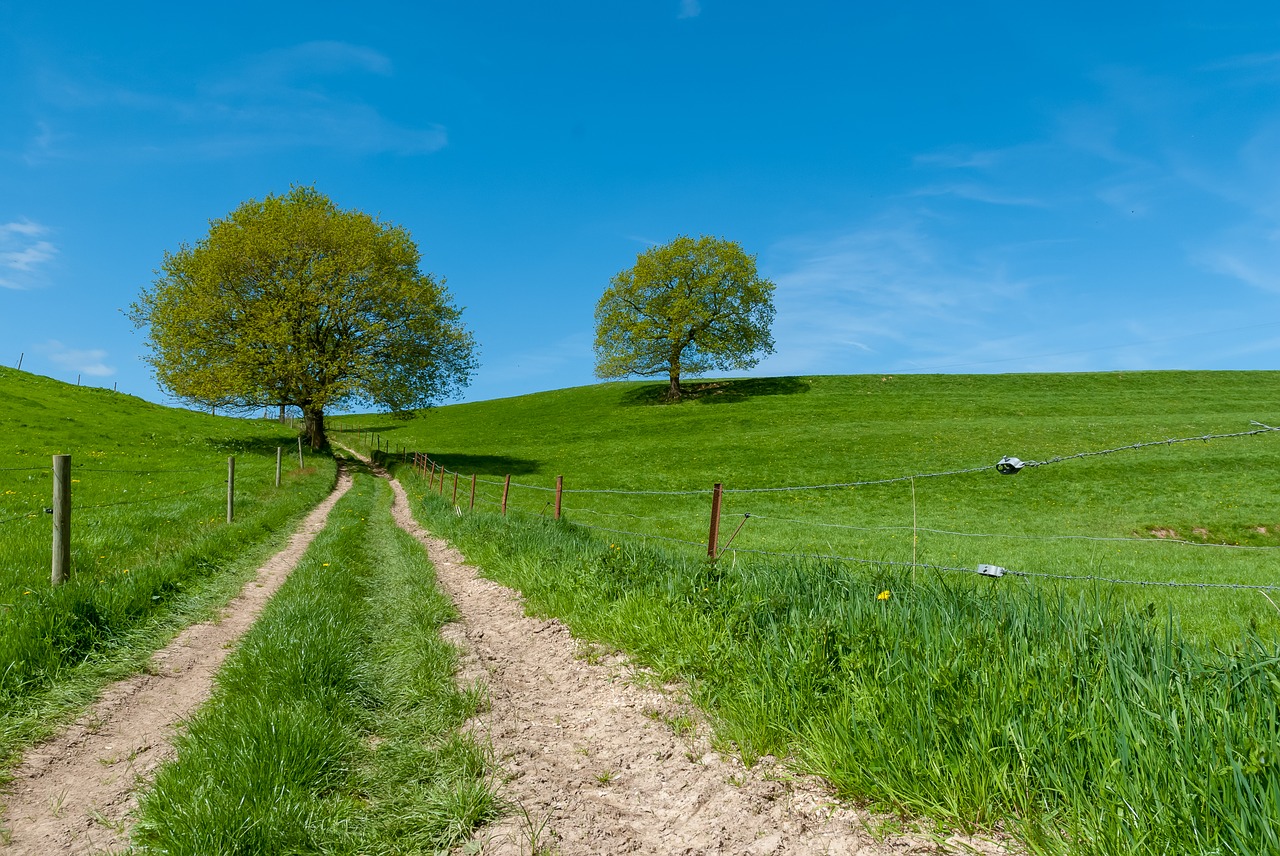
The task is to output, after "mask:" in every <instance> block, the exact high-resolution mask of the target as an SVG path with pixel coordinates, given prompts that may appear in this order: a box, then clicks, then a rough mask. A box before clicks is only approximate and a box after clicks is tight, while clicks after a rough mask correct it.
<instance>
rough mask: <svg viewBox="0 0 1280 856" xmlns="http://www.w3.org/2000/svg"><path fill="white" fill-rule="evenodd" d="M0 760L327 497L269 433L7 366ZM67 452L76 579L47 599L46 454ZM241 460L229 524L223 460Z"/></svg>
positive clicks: (204, 606)
mask: <svg viewBox="0 0 1280 856" xmlns="http://www.w3.org/2000/svg"><path fill="white" fill-rule="evenodd" d="M0 395H2V396H3V397H4V398H5V400H6V402H7V403H8V404H9V407H8V408H7V409H5V410H4V411H3V412H0V617H3V622H2V623H0V757H8V756H9V755H10V754H11V753H12V752H13V750H14V749H15V748H16V747H18V746H19V745H21V744H22V743H24V742H26V741H29V740H31V739H34V738H35V737H38V736H39V735H41V734H43V733H47V732H48V731H49V729H51V728H53V727H54V726H55V725H56V724H57V722H58V721H59V717H60V716H62V715H65V714H66V713H67V712H68V711H70V710H73V709H74V708H75V707H76V706H77V705H80V704H83V703H85V702H86V701H87V700H88V699H89V698H91V696H92V693H93V692H94V691H95V689H96V688H97V687H98V686H100V685H101V683H103V682H104V681H105V680H107V679H109V678H112V677H117V676H119V675H120V674H121V673H122V672H124V671H128V670H130V669H134V668H137V667H139V666H140V665H141V663H142V662H143V661H144V660H145V656H146V655H147V654H148V653H149V652H150V651H151V650H153V649H154V648H155V647H156V646H157V645H159V644H163V641H164V640H165V639H166V638H167V637H168V636H169V635H171V634H172V633H173V632H174V631H175V630H176V629H177V628H178V627H180V626H181V625H182V624H183V623H185V622H186V621H189V620H190V619H191V618H193V617H195V616H197V615H202V614H207V613H208V611H209V610H211V609H212V608H213V607H215V606H217V605H218V604H219V603H221V602H225V600H226V598H227V597H229V596H230V595H231V594H232V593H233V592H234V591H235V590H237V589H238V588H239V586H240V584H241V583H243V581H244V580H245V579H247V578H248V576H249V575H251V574H252V572H253V569H254V568H255V567H256V565H257V564H258V563H260V562H261V561H262V560H263V559H265V558H266V556H267V555H268V554H269V551H270V550H271V549H272V548H273V547H276V546H278V545H279V544H280V543H282V541H283V539H284V538H285V537H286V536H287V535H288V534H289V533H290V532H291V531H292V527H293V523H294V521H295V520H297V519H298V518H299V517H301V516H302V514H304V513H305V512H306V511H307V510H308V509H310V508H311V507H313V506H314V505H315V504H316V503H317V502H319V501H320V500H321V499H322V498H323V497H324V495H325V494H326V493H327V492H328V491H329V490H330V489H331V488H332V486H333V483H334V479H335V474H336V470H335V467H334V463H333V459H332V458H331V457H329V456H327V455H326V456H316V455H308V458H307V466H306V468H305V469H299V467H298V465H297V458H296V453H295V454H294V455H292V456H290V457H286V458H285V465H284V475H283V479H282V484H281V487H280V488H279V489H277V488H276V487H275V486H274V477H275V450H276V447H277V446H284V447H285V449H286V450H289V449H291V448H296V447H294V446H293V442H294V437H295V435H294V434H293V432H291V431H289V429H288V428H287V427H285V426H281V425H278V424H276V423H272V422H265V421H258V420H246V419H230V418H225V417H216V418H215V417H211V416H207V415H203V414H197V413H192V412H190V411H182V410H175V409H172V408H165V407H160V406H158V405H153V404H149V403H147V402H143V401H141V400H140V399H137V398H133V397H131V396H126V395H120V394H117V393H114V392H111V391H109V390H102V389H94V388H88V387H74V386H69V385H67V384H62V383H59V382H57V381H53V380H50V379H48V378H42V377H38V376H34V375H29V374H25V373H21V372H16V371H13V370H9V369H0ZM53 454H70V455H71V456H72V468H71V476H72V485H71V491H72V513H71V526H72V535H71V543H72V566H71V575H70V580H69V582H67V583H66V584H64V585H62V586H60V587H58V588H56V589H55V588H52V587H51V586H50V583H49V573H50V562H51V555H50V554H51V529H50V519H49V517H48V516H47V515H46V514H45V513H44V508H45V507H47V506H48V505H50V504H51V485H52V477H51V468H50V463H51V456H52V455H53ZM231 455H234V456H235V457H236V461H237V464H236V488H237V489H236V515H235V522H234V523H232V524H230V525H228V524H227V523H226V499H225V497H226V486H225V485H226V466H227V465H226V460H227V457H228V456H231Z"/></svg>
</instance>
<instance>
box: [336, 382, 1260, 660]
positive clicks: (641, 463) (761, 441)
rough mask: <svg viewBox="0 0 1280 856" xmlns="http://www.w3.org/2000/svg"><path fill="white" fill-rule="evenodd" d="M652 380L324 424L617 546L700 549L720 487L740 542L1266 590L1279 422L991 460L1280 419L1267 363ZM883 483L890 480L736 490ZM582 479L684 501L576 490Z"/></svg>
mask: <svg viewBox="0 0 1280 856" xmlns="http://www.w3.org/2000/svg"><path fill="white" fill-rule="evenodd" d="M661 391H662V386H661V384H654V383H611V384H602V385H597V386H590V387H582V388H577V389H567V390H559V391H555V392H547V393H539V394H536V395H529V396H522V397H518V398H509V399H502V400H497V401H488V402H481V403H475V404H463V405H454V406H449V407H442V408H438V409H436V410H432V411H430V412H428V413H426V414H425V415H423V416H422V417H420V418H418V419H415V420H412V421H409V422H396V421H394V420H390V419H388V418H385V417H378V416H360V417H344V418H342V419H338V420H334V427H335V428H336V429H338V430H339V431H340V432H345V434H339V435H338V436H340V437H341V436H346V437H347V438H349V439H350V440H351V441H352V442H354V443H356V444H357V445H360V446H361V448H364V449H370V448H372V445H371V440H370V435H369V434H367V433H361V432H368V431H372V432H374V437H375V439H374V440H373V441H372V443H373V444H379V445H381V447H382V448H384V449H386V448H390V449H392V450H393V451H394V450H398V449H400V448H408V449H415V450H420V451H424V452H427V453H429V454H430V455H431V457H432V458H433V459H434V460H436V461H439V462H441V463H442V464H444V465H445V466H446V467H448V468H450V469H451V470H456V471H459V472H461V473H462V474H463V489H462V491H461V495H462V496H463V504H464V505H465V504H467V483H466V476H468V475H470V474H471V473H477V474H478V475H479V478H480V483H479V485H478V502H479V504H480V505H481V507H486V508H493V507H495V504H496V503H497V502H499V500H500V496H501V487H500V481H501V479H502V478H503V477H504V476H505V475H508V474H511V475H512V476H513V482H514V484H515V485H516V487H513V489H512V493H511V496H510V498H509V505H510V508H511V509H512V511H513V513H517V514H521V513H523V514H533V515H547V514H550V510H549V508H548V503H549V502H550V500H551V496H552V495H551V494H550V493H549V491H548V490H546V489H547V488H549V487H551V486H552V485H553V484H554V480H555V477H556V476H557V475H563V476H564V477H565V488H566V491H567V493H566V495H565V497H564V509H565V516H566V517H567V519H569V520H571V521H573V522H575V523H579V524H584V525H594V526H598V527H601V528H606V529H610V530H619V532H618V533H615V534H617V537H634V536H626V535H622V534H620V533H621V532H628V533H640V534H646V535H651V536H661V537H665V538H674V539H679V540H682V541H688V542H703V543H705V540H706V537H707V520H708V517H709V497H708V492H709V489H710V487H711V485H712V483H714V482H723V483H724V485H725V488H726V491H729V492H728V493H726V496H725V502H724V515H725V516H724V524H723V526H722V529H723V530H724V537H725V538H727V537H728V536H729V534H730V533H731V532H732V531H733V529H734V528H736V527H737V526H738V524H739V523H740V522H742V521H743V515H744V514H749V515H751V516H750V518H749V519H747V520H746V521H745V523H744V525H743V526H742V529H741V532H740V533H739V534H738V536H737V538H736V539H735V540H734V541H733V544H732V547H733V548H734V549H737V550H748V551H749V550H760V551H770V552H782V553H803V554H820V555H835V556H843V557H848V558H852V559H864V560H877V561H891V562H905V563H915V564H928V565H935V566H939V567H948V568H974V567H976V566H977V564H979V563H987V564H994V565H999V566H1002V567H1006V568H1009V569H1010V570H1019V571H1022V572H1026V573H1039V574H1055V575H1070V576H1083V575H1096V576H1101V577H1107V578H1117V579H1125V580H1140V581H1147V582H1183V583H1241V584H1253V585H1267V584H1274V583H1276V582H1278V581H1280V576H1277V574H1276V573H1275V571H1274V561H1275V557H1276V555H1277V554H1276V553H1274V552H1268V551H1269V550H1270V549H1271V548H1275V547H1277V546H1280V502H1277V500H1276V497H1277V496H1278V495H1280V434H1274V435H1273V434H1261V435H1258V436H1246V437H1238V438H1229V439H1219V440H1212V441H1206V442H1194V443H1180V444H1173V445H1168V446H1165V445H1161V446H1154V447H1147V448H1142V449H1136V450H1127V451H1120V452H1116V453H1115V454H1109V455H1099V456H1090V457H1084V458H1078V459H1072V460H1067V461H1062V462H1059V463H1055V464H1051V465H1045V466H1042V467H1036V468H1029V469H1024V470H1023V471H1022V472H1021V473H1019V474H1018V475H1016V476H1003V475H999V474H998V473H996V472H995V471H994V469H991V468H990V466H991V465H993V464H995V462H996V461H998V460H999V459H1000V458H1001V457H1003V456H1005V455H1011V456H1015V457H1018V458H1020V459H1022V460H1024V461H1044V460H1049V459H1052V458H1055V457H1058V456H1068V455H1073V454H1077V453H1082V452H1091V451H1097V450H1106V449H1113V448H1116V447H1120V446H1127V445H1130V444H1133V443H1138V442H1148V441H1159V440H1164V439H1169V438H1186V437H1199V436H1204V435H1213V434H1231V433H1238V432H1247V431H1250V430H1255V429H1256V426H1253V425H1251V424H1250V423H1251V421H1253V420H1257V421H1259V422H1264V423H1267V424H1278V423H1280V400H1277V392H1278V391H1280V373H1275V372H1139V373H1129V372H1125V373H1111V374H1072V375H1031V374H1028V375H971V376H965V375H934V376H927V375H919V376H905V377H889V376H881V375H874V376H839V377H807V378H773V379H753V380H737V381H720V382H711V383H704V384H701V385H699V386H698V387H696V388H695V389H694V394H693V395H692V396H691V397H690V398H689V399H688V400H686V401H683V402H681V403H679V404H667V403H664V402H663V401H662V400H661V398H660V395H661ZM980 467H986V469H982V470H981V471H978V472H969V473H964V474H960V475H943V476H930V474H934V473H948V472H952V471H956V470H969V469H971V468H980ZM917 474H919V475H920V477H917V478H914V479H909V478H902V477H907V476H913V475H917ZM878 480H892V481H889V482H888V483H884V484H871V485H860V486H856V487H843V488H827V489H818V490H789V491H774V492H745V493H734V492H733V491H734V490H735V489H758V488H780V487H803V486H813V485H828V484H847V483H850V482H874V481H878ZM535 488H540V489H535ZM583 489H587V490H599V489H618V490H622V491H680V490H690V491H701V493H698V494H695V495H685V496H680V495H675V496H672V495H652V494H639V495H635V494H595V493H576V494H575V493H573V491H574V490H583ZM449 491H450V492H451V491H452V484H451V483H450V485H449ZM1206 544H1229V545H1232V546H1230V547H1215V546H1204V545H1206ZM686 549H688V550H690V551H696V550H697V549H699V548H698V547H696V546H694V545H693V544H690V545H689V546H688V547H687V548H686ZM1024 579H1034V578H1024ZM1116 590H1117V592H1118V593H1119V594H1120V596H1123V597H1127V598H1132V599H1134V600H1136V601H1139V602H1141V603H1143V604H1145V603H1148V602H1149V603H1154V604H1155V605H1156V607H1157V608H1158V609H1159V610H1160V611H1161V612H1164V610H1165V609H1166V608H1168V607H1170V606H1172V607H1174V608H1176V610H1177V612H1178V613H1179V615H1180V617H1181V620H1182V622H1183V624H1184V627H1185V628H1186V629H1188V630H1189V631H1191V632H1193V633H1196V634H1205V635H1209V636H1216V635H1218V634H1226V635H1232V634H1234V633H1236V632H1237V631H1238V630H1239V628H1240V627H1241V626H1242V625H1247V624H1250V623H1252V624H1254V625H1255V626H1264V627H1268V628H1271V629H1273V630H1274V629H1280V613H1278V612H1277V610H1276V609H1275V608H1273V607H1272V605H1271V604H1269V603H1268V602H1267V601H1266V600H1265V598H1263V597H1262V596H1260V595H1259V594H1258V593H1257V592H1256V591H1233V590H1228V589H1173V590H1168V589H1164V588H1161V587H1154V586H1153V587H1133V586H1126V587H1116Z"/></svg>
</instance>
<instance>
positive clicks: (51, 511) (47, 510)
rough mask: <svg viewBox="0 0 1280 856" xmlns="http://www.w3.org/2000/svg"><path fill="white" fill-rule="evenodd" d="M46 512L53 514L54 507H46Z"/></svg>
mask: <svg viewBox="0 0 1280 856" xmlns="http://www.w3.org/2000/svg"><path fill="white" fill-rule="evenodd" d="M44 513H45V514H53V509H52V508H46V509H45V510H44Z"/></svg>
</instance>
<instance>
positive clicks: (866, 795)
mask: <svg viewBox="0 0 1280 856" xmlns="http://www.w3.org/2000/svg"><path fill="white" fill-rule="evenodd" d="M415 510H416V511H417V512H418V513H419V514H421V515H422V516H423V517H424V518H425V520H424V522H425V523H427V524H428V525H429V526H431V527H432V528H433V530H434V531H436V532H437V533H438V534H441V535H442V536H444V537H448V538H450V539H452V540H454V541H455V542H456V543H458V544H459V545H460V546H461V547H462V548H463V550H464V552H466V553H467V554H468V556H469V558H470V559H471V560H472V561H475V562H477V563H478V564H480V565H481V566H482V567H484V568H485V569H486V570H487V571H488V572H489V573H491V574H492V575H493V576H494V577H495V578H497V579H499V580H501V581H503V582H505V583H507V584H509V585H513V586H515V587H516V588H518V589H520V590H521V591H522V592H523V593H524V594H525V596H526V598H527V599H528V601H529V603H530V604H531V606H532V607H533V608H534V609H536V610H538V611H542V612H547V613H550V614H554V615H557V616H559V617H561V618H563V619H564V620H566V621H567V622H569V623H570V624H571V625H572V626H573V627H574V632H575V635H582V636H586V637H588V638H595V639H599V640H602V641H604V642H606V643H608V644H611V645H616V646H618V647H620V648H622V649H624V650H626V651H629V652H630V653H631V654H632V655H633V656H636V657H638V658H639V659H640V660H641V661H643V662H645V663H646V664H648V665H651V666H653V667H654V668H656V669H658V670H659V671H661V672H662V673H663V674H664V675H667V676H672V677H680V678H683V679H684V680H686V681H688V682H689V683H690V685H691V686H692V688H693V691H694V694H695V698H696V700H697V701H698V703H699V704H701V705H703V706H705V707H706V708H707V709H708V711H709V712H710V714H711V718H712V721H713V722H714V723H715V725H716V728H717V734H718V738H719V739H720V740H722V741H727V742H731V743H733V744H734V745H736V746H737V748H738V750H739V751H740V752H741V754H742V755H743V756H744V758H745V759H746V760H748V761H749V762H750V761H752V760H753V759H754V758H755V757H757V756H759V755H762V754H765V753H769V754H778V755H784V754H785V755H790V756H792V757H793V758H795V759H796V760H797V762H798V763H799V764H800V765H802V766H803V767H806V768H808V769H810V770H812V771H814V772H817V773H820V774H821V775H823V776H825V777H826V778H828V779H829V780H830V781H831V782H833V783H834V784H835V785H836V787H837V788H838V789H839V790H840V791H841V792H842V793H843V794H844V795H846V796H847V797H849V798H852V799H855V800H859V801H867V802H870V803H872V804H874V805H876V806H878V807H880V808H883V809H888V810H891V811H897V812H903V813H907V814H909V815H924V816H927V817H931V818H934V819H936V820H938V821H940V822H942V823H945V824H948V825H959V826H962V827H964V828H968V829H977V830H983V829H992V828H995V827H997V826H1003V827H1005V828H1011V829H1013V830H1014V831H1015V833H1016V834H1017V835H1018V836H1019V837H1020V838H1021V839H1022V840H1023V841H1024V842H1025V843H1027V844H1028V845H1029V846H1030V847H1031V848H1032V849H1034V850H1036V851H1038V852H1045V853H1067V852H1070V853H1084V854H1113V855H1114V856H1119V855H1120V854H1131V853H1135V852H1153V853H1174V852H1176V853H1206V854H1207V853H1214V852H1217V853H1231V854H1252V853H1260V852H1280V838H1278V837H1277V832H1276V830H1277V829H1280V647H1278V646H1277V645H1276V644H1275V642H1274V641H1269V640H1264V639H1263V638H1260V637H1259V636H1257V635H1256V634H1251V633H1248V632H1247V631H1246V632H1244V633H1243V635H1241V636H1239V637H1238V638H1237V639H1236V640H1234V641H1232V642H1229V643H1227V642H1224V643H1220V644H1218V645H1216V646H1214V647H1210V646H1207V645H1205V644H1203V643H1200V642H1195V641H1190V640H1188V639H1187V638H1186V637H1184V636H1183V634H1182V632H1181V631H1180V629H1179V627H1178V623H1177V621H1176V619H1175V618H1174V617H1173V616H1171V615H1168V614H1165V615H1160V614H1158V612H1157V610H1156V609H1154V608H1150V609H1134V608H1133V607H1132V605H1131V604H1130V603H1129V602H1128V601H1125V600H1122V599H1119V598H1114V597H1112V596H1111V595H1110V594H1109V592H1108V590H1106V589H1087V590H1084V591H1080V590H1075V591H1069V590H1063V589H1058V590H1055V589H1054V588H1052V587H1043V586H1027V585H1025V584H1022V583H1020V582H1017V581H1012V580H1009V579H1004V580H999V581H993V580H985V579H975V578H972V577H966V576H958V577H947V576H933V575H926V574H923V573H918V574H916V575H914V576H912V575H910V574H902V573H897V572H894V571H893V570H892V569H891V568H890V567H888V566H880V567H871V568H865V569H858V568H851V567H849V566H844V565H836V564H830V563H821V562H790V563H787V564H773V563H766V562H764V561H753V562H737V563H731V562H728V561H723V562H721V563H720V564H719V565H715V566H712V565H708V564H707V563H706V562H705V561H702V560H698V559H695V558H692V557H689V556H688V555H687V554H686V555H676V554H672V553H669V552H666V551H664V550H661V549H651V548H647V547H643V546H639V545H637V544H635V543H634V542H631V543H628V544H626V545H623V546H622V547H621V549H619V548H618V547H617V546H610V545H608V544H606V543H604V542H602V541H600V540H598V539H597V538H595V537H593V536H592V534H591V533H588V532H584V531H582V530H577V529H575V528H574V527H572V526H568V525H564V524H553V523H550V522H538V521H530V520H520V519H513V518H510V517H508V518H506V519H504V518H502V517H499V516H497V515H492V514H480V513H477V514H473V515H465V516H462V517H459V516H457V515H456V514H455V513H453V510H452V509H451V508H448V507H445V506H444V505H443V504H441V503H439V502H438V500H436V499H434V498H427V499H426V500H425V501H420V502H419V503H418V504H417V505H416V506H415ZM884 592H889V593H890V594H889V596H888V597H885V596H884Z"/></svg>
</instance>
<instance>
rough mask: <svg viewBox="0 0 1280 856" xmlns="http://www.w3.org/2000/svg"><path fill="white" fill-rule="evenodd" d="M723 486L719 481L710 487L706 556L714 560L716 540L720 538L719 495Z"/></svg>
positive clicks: (722, 490)
mask: <svg viewBox="0 0 1280 856" xmlns="http://www.w3.org/2000/svg"><path fill="white" fill-rule="evenodd" d="M723 492H724V487H723V486H722V485H721V484H720V482H716V486H715V487H714V488H712V489H711V531H710V533H708V535H707V557H708V558H709V559H711V561H713V562H714V561H715V560H716V549H717V546H718V545H717V542H718V541H719V540H720V496H721V494H722V493H723Z"/></svg>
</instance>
